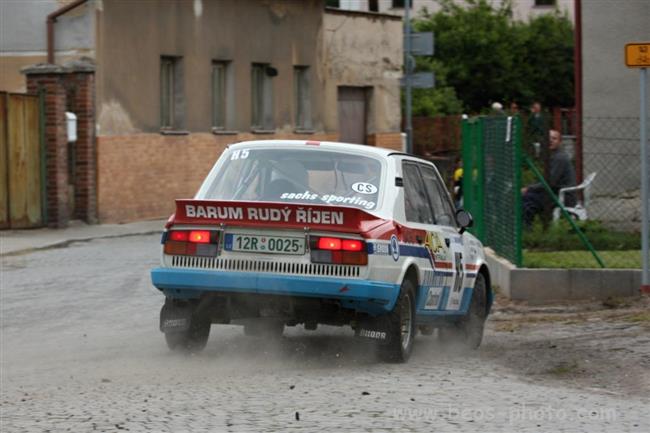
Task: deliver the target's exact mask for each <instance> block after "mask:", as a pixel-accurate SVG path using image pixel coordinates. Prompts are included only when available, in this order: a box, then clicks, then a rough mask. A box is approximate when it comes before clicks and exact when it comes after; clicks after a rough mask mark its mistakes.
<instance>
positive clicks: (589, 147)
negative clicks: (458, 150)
mask: <svg viewBox="0 0 650 433" xmlns="http://www.w3.org/2000/svg"><path fill="white" fill-rule="evenodd" d="M527 127H528V123H526V122H525V123H524V124H523V125H522V122H521V121H520V120H519V118H518V117H513V118H508V117H505V116H499V117H479V118H474V119H468V120H465V121H464V122H463V125H462V143H463V162H464V178H463V190H464V207H465V209H467V210H469V211H470V212H471V213H472V214H473V215H474V218H475V227H474V228H473V229H472V232H473V233H474V234H475V235H477V237H479V239H481V240H482V241H483V242H484V243H485V244H486V245H487V246H490V247H491V248H493V249H494V250H495V252H496V253H497V254H499V255H501V256H502V257H505V258H507V259H508V260H510V261H511V262H512V263H514V264H516V265H517V266H524V267H561V268H594V267H596V268H597V267H601V266H602V267H608V268H639V267H640V266H641V252H640V244H641V236H640V194H639V187H640V183H639V171H640V170H639V164H640V162H639V158H638V149H637V147H638V119H634V118H625V119H613V118H609V119H602V118H599V119H591V118H587V119H584V121H583V137H582V138H583V141H582V142H583V168H584V176H585V179H587V178H588V177H589V175H590V174H592V173H595V177H594V178H593V180H592V181H591V183H589V185H588V186H587V187H586V188H584V189H582V190H580V191H578V192H577V197H576V198H577V201H578V203H579V206H578V207H577V211H576V209H568V210H569V213H568V214H564V213H563V212H560V211H559V209H558V207H557V202H556V199H557V197H555V198H554V197H552V196H551V195H550V194H549V192H550V189H548V188H547V187H548V185H547V187H545V194H546V203H547V206H546V208H545V210H544V211H543V212H542V213H541V214H540V215H539V218H538V219H537V220H535V222H534V223H533V224H532V226H530V227H525V226H524V225H523V224H522V196H521V187H522V186H526V185H527V184H529V183H532V182H542V183H545V182H544V177H547V176H548V173H549V167H548V162H547V161H548V159H547V158H548V154H547V153H546V152H545V151H546V150H547V149H544V148H542V149H539V145H537V149H535V147H536V146H534V145H533V142H532V141H531V140H532V139H531V138H530V137H531V134H530V133H529V131H527V130H526V128H527ZM562 132H563V137H564V151H566V152H567V153H568V154H569V156H570V157H571V158H573V156H574V153H575V149H574V145H573V143H574V142H575V141H574V138H575V137H572V136H571V134H570V133H568V132H567V131H562ZM522 137H526V138H525V139H523V140H522ZM537 139H539V137H537ZM529 141H530V142H529ZM541 145H542V146H548V141H547V140H546V141H544V142H542V143H541ZM522 149H525V151H523V152H522ZM536 150H537V151H536ZM540 150H541V152H540ZM544 173H546V176H544ZM522 178H523V181H522ZM556 192H557V191H556ZM569 216H570V217H571V218H569Z"/></svg>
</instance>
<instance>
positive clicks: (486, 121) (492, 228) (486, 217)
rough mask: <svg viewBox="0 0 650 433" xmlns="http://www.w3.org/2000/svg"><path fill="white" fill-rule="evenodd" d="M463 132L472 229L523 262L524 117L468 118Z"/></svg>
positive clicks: (518, 262)
mask: <svg viewBox="0 0 650 433" xmlns="http://www.w3.org/2000/svg"><path fill="white" fill-rule="evenodd" d="M462 137H463V200H464V207H465V209H467V210H469V211H470V212H471V213H472V215H473V216H474V218H475V220H474V221H475V225H474V227H472V228H471V229H470V231H471V232H472V233H474V234H475V235H476V236H477V237H478V238H479V239H480V240H481V241H482V242H483V243H485V244H486V245H488V246H490V247H492V248H493V249H494V250H495V251H496V252H497V254H499V255H500V256H502V257H505V258H507V259H508V260H510V261H511V262H512V263H514V264H515V265H517V266H521V264H522V256H521V253H522V250H521V164H522V161H521V120H520V119H519V117H518V116H516V117H505V116H496V117H478V118H474V119H467V120H464V121H463V124H462Z"/></svg>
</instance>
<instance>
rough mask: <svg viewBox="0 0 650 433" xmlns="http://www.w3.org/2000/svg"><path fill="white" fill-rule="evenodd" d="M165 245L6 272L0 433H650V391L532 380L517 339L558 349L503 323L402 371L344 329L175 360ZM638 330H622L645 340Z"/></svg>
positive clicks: (110, 243)
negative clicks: (159, 274) (472, 348)
mask: <svg viewBox="0 0 650 433" xmlns="http://www.w3.org/2000/svg"><path fill="white" fill-rule="evenodd" d="M159 247H160V246H159V237H158V236H155V235H149V236H131V237H123V238H116V239H106V240H96V241H91V242H81V243H74V244H72V245H70V246H68V247H66V248H59V249H51V250H45V251H38V252H33V253H30V254H26V255H21V256H12V257H2V258H0V259H1V260H2V262H1V263H2V268H1V273H0V278H1V279H0V283H1V291H0V294H1V299H0V308H1V310H0V313H1V331H2V333H1V337H2V339H1V341H0V343H1V346H0V347H1V351H2V352H1V355H2V359H1V366H0V373H1V384H0V385H1V406H0V408H1V414H0V431H2V432H23V431H25V432H47V431H52V432H59V431H61V432H63V431H72V432H91V431H109V432H114V431H148V432H198V431H214V432H222V431H223V432H226V431H233V432H239V431H251V432H260V431H283V432H285V431H309V432H314V431H323V432H330V431H337V432H341V431H351V432H359V431H400V432H401V431H436V432H466V431H467V432H470V431H481V432H508V431H512V432H533V431H535V432H537V431H554V432H561V431H567V432H576V431H584V432H600V431H602V432H619V431H620V432H624V431H633V432H636V431H638V432H647V431H650V415H649V411H648V408H649V407H650V387H649V388H645V384H644V382H643V380H645V379H647V377H646V378H643V377H641V378H639V380H641V382H639V380H637V382H639V383H641V385H640V387H639V388H638V389H635V390H632V391H628V390H627V388H624V389H622V390H618V389H616V387H615V386H614V388H613V389H614V391H612V390H611V389H607V387H604V386H603V387H597V386H593V383H592V384H591V385H584V384H581V383H580V382H575V381H563V380H558V379H557V377H552V375H549V374H540V375H522V374H520V373H518V372H517V371H516V370H515V369H513V368H511V365H516V364H517V363H520V364H521V363H527V362H529V360H530V358H527V356H529V355H527V352H528V351H527V350H522V347H523V346H522V341H523V342H524V343H525V342H526V340H527V339H536V338H537V339H540V338H543V339H544V342H545V343H544V344H547V343H548V340H549V339H551V340H553V339H554V338H555V337H554V336H552V335H551V336H549V335H548V334H547V333H545V332H542V334H544V335H542V336H541V337H540V335H536V334H535V333H531V334H526V333H523V334H517V333H516V332H514V333H513V331H515V330H514V329H510V330H508V331H504V329H501V328H502V327H503V323H502V322H498V321H495V319H491V321H490V322H489V329H488V333H487V335H486V338H485V342H484V346H483V347H482V348H481V350H479V351H478V352H477V353H474V354H471V355H467V354H460V353H458V352H456V351H453V350H449V348H447V347H443V346H441V345H439V344H438V343H437V342H436V341H435V339H433V338H432V337H423V336H419V337H418V338H417V339H416V345H415V348H414V354H413V357H412V358H411V361H410V362H409V363H408V364H406V365H390V364H382V363H380V362H378V361H377V360H376V358H375V356H374V353H373V350H372V347H371V346H369V345H367V344H362V343H361V342H359V341H358V340H355V339H354V338H353V337H352V332H351V331H350V330H349V329H345V328H343V329H341V328H319V329H318V330H317V331H315V332H309V331H304V330H302V329H300V328H290V329H288V330H287V331H285V336H284V337H283V338H282V339H281V340H280V341H267V340H264V339H259V338H252V337H245V336H244V335H243V332H242V329H241V328H240V327H237V326H229V325H228V326H224V325H214V326H213V327H212V333H211V336H210V341H209V342H208V346H207V348H206V349H205V351H204V352H202V353H200V354H198V355H183V354H177V353H171V352H169V351H168V349H167V347H166V345H165V343H164V339H163V335H162V334H161V333H160V332H159V331H158V329H157V326H158V313H159V310H160V307H161V305H162V301H163V297H162V295H161V294H160V293H159V292H158V291H157V290H156V289H155V288H153V287H152V286H151V284H150V279H149V270H150V269H151V268H152V267H154V266H156V265H157V263H158V260H159ZM495 324H496V325H495ZM497 325H499V326H497ZM590 326H592V325H590ZM500 327H501V328H500ZM575 329H578V328H575ZM575 329H574V328H566V329H565V328H562V332H559V333H558V336H557V340H558V344H562V341H566V338H567V336H571V335H572V332H573V333H575V332H576V331H575ZM581 329H587V330H589V328H581ZM613 329H618V328H613ZM640 329H641V328H639V329H637V327H634V326H631V327H630V326H628V327H627V328H625V329H623V328H621V330H620V331H616V332H620V333H625V332H628V333H630V334H629V335H630V336H633V337H634V338H635V339H636V340H634V341H636V342H639V341H641V342H648V341H649V340H648V339H647V338H645V337H644V334H643V332H644V331H643V330H640ZM537 331H538V334H539V329H538V330H537ZM610 331H611V329H610ZM585 332H586V331H585ZM646 337H647V335H646ZM644 338H645V339H644ZM560 340H562V341H560ZM536 341H537V340H536ZM635 344H636V343H635ZM649 345H650V343H649ZM544 347H546V346H544ZM510 348H512V351H510ZM543 350H544V353H546V352H548V350H547V349H546V348H544V349H543ZM549 350H550V349H549ZM540 353H541V352H540ZM644 353H645V352H643V353H641V354H640V355H639V356H643V357H644V356H645V354H644ZM553 356H555V355H551V358H552V357H553ZM535 358H539V357H537V356H535ZM540 359H541V358H540ZM643 359H646V358H643ZM567 368H571V366H570V365H569V367H567ZM624 368H625V367H624ZM603 370H607V369H606V368H604V369H603ZM641 371H643V370H641ZM556 373H557V374H562V373H563V371H559V370H558V371H557V372H556ZM635 374H636V373H635ZM556 376H557V375H556ZM595 380H596V383H599V382H598V379H595ZM646 391H647V393H646Z"/></svg>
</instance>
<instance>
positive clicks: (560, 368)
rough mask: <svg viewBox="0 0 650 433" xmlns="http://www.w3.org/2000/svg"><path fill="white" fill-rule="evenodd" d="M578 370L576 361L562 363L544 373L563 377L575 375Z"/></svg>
mask: <svg viewBox="0 0 650 433" xmlns="http://www.w3.org/2000/svg"><path fill="white" fill-rule="evenodd" d="M578 370H579V366H578V363H577V362H576V361H572V362H562V363H560V364H558V365H556V366H555V367H553V368H551V369H549V370H548V371H547V372H546V373H548V374H554V375H558V376H563V375H566V374H571V373H577V372H578Z"/></svg>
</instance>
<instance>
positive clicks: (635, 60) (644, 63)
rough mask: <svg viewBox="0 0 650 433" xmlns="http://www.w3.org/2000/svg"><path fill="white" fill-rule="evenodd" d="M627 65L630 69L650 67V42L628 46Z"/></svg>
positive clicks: (626, 53) (626, 50)
mask: <svg viewBox="0 0 650 433" xmlns="http://www.w3.org/2000/svg"><path fill="white" fill-rule="evenodd" d="M625 65H626V66H628V67H630V68H648V67H650V42H635V43H632V44H626V45H625Z"/></svg>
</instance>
